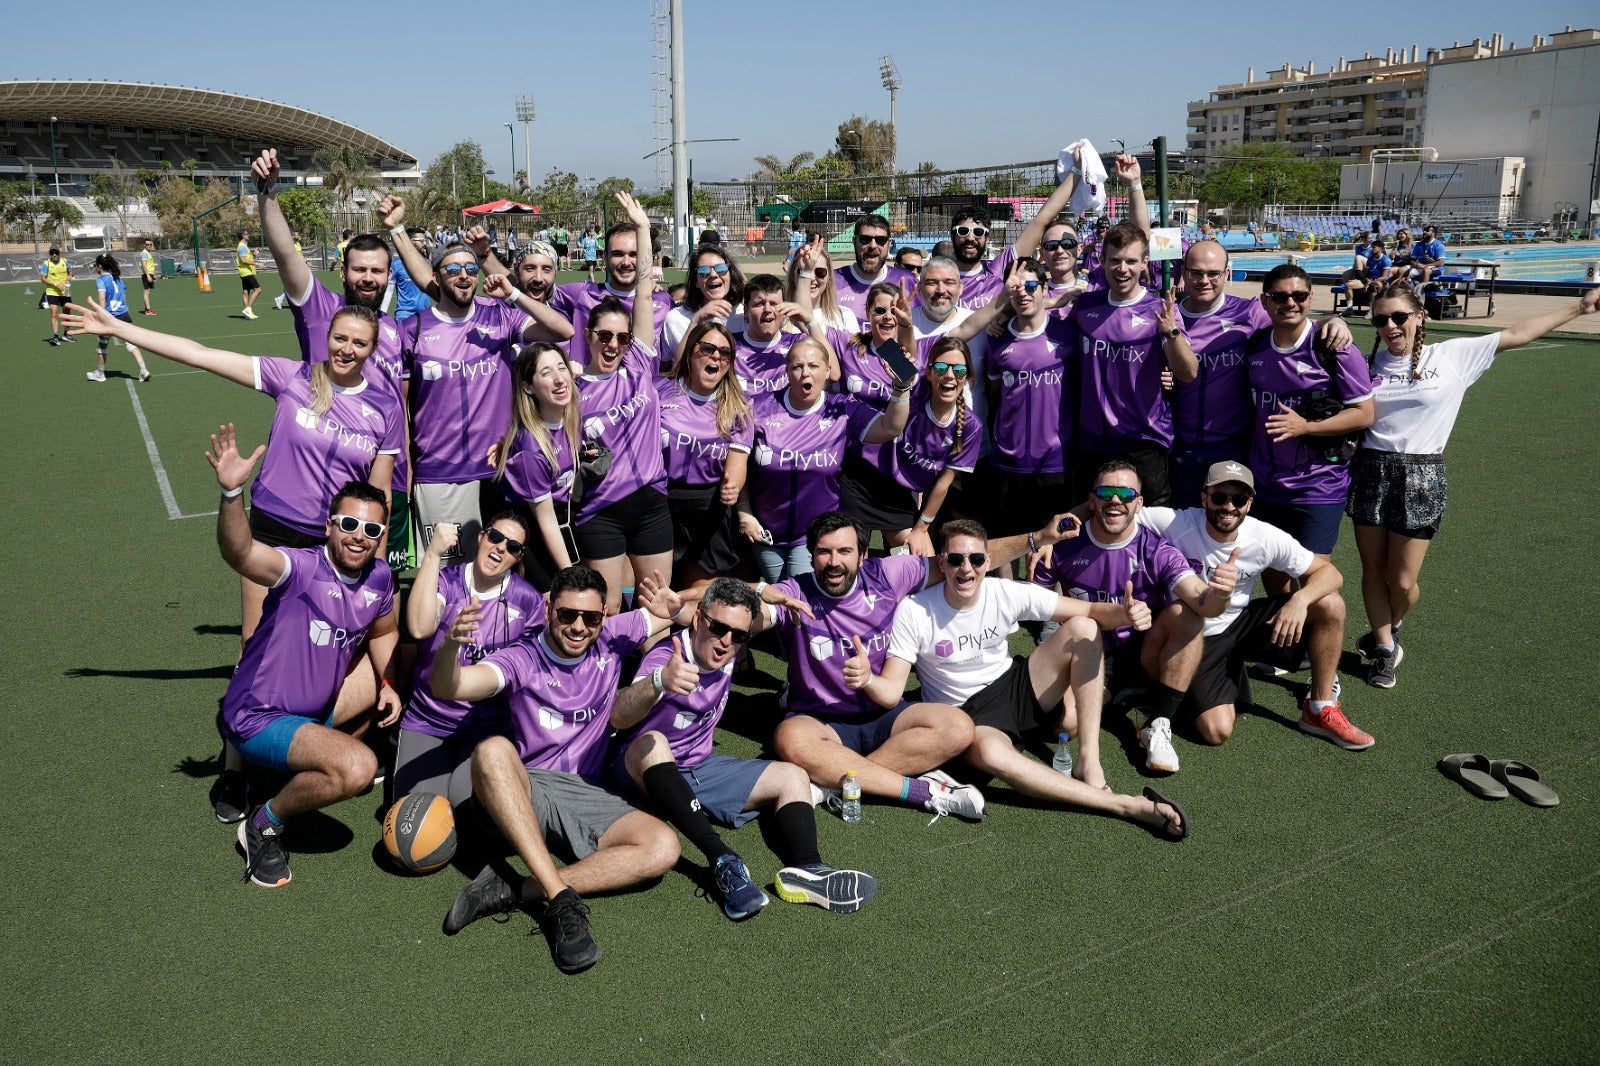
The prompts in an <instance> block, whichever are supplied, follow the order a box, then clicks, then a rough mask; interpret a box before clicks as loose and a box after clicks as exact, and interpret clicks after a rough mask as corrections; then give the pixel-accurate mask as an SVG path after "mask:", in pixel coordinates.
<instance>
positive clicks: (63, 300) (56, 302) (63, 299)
mask: <svg viewBox="0 0 1600 1066" xmlns="http://www.w3.org/2000/svg"><path fill="white" fill-rule="evenodd" d="M70 299H72V297H70V296H57V295H56V294H55V293H53V292H52V293H45V297H44V302H45V303H47V304H49V305H50V306H51V307H65V306H67V301H69V300H70Z"/></svg>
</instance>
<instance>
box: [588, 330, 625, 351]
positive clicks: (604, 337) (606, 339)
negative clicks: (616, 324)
mask: <svg viewBox="0 0 1600 1066" xmlns="http://www.w3.org/2000/svg"><path fill="white" fill-rule="evenodd" d="M594 336H595V339H596V340H598V341H599V342H600V343H601V344H610V343H611V342H612V341H616V342H617V343H618V344H620V345H622V346H623V347H624V348H626V347H627V346H628V345H630V344H632V343H633V334H632V333H629V332H628V331H627V330H623V331H622V332H621V333H612V332H611V331H610V330H609V329H597V330H595V331H594Z"/></svg>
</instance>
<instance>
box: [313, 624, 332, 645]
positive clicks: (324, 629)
mask: <svg viewBox="0 0 1600 1066" xmlns="http://www.w3.org/2000/svg"><path fill="white" fill-rule="evenodd" d="M332 636H333V627H332V626H330V625H329V624H328V623H326V622H324V621H323V620H322V619H320V618H313V619H312V620H311V643H313V644H315V645H316V646H317V647H319V648H320V647H322V646H323V645H325V644H327V643H328V638H330V637H332Z"/></svg>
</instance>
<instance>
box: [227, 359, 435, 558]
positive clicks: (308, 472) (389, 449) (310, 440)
mask: <svg viewBox="0 0 1600 1066" xmlns="http://www.w3.org/2000/svg"><path fill="white" fill-rule="evenodd" d="M253 361H254V363H255V369H256V382H255V387H256V389H257V391H259V392H264V393H266V394H267V395H268V396H271V397H272V398H273V399H275V400H276V401H277V406H276V408H275V409H274V411H273V413H272V431H271V433H270V434H269V435H268V437H267V454H266V458H264V459H262V460H261V473H260V474H259V475H258V476H257V477H256V483H255V487H254V488H252V489H251V490H250V505H251V506H252V507H259V508H261V510H263V511H265V512H266V513H267V514H269V515H271V516H272V517H273V518H276V519H277V520H278V521H280V522H282V523H283V524H284V525H287V526H292V527H293V528H295V529H297V530H299V531H300V532H302V533H305V534H308V535H310V536H313V537H320V536H322V535H323V534H325V533H326V532H327V529H328V503H329V501H330V500H332V499H333V494H334V493H336V492H338V491H339V490H340V489H341V488H343V487H344V483H345V482H347V481H365V480H367V477H368V475H370V474H371V473H372V463H373V460H375V459H376V458H377V457H378V456H379V455H396V454H398V453H399V452H400V450H401V449H402V448H403V447H404V446H405V421H404V418H405V416H404V415H403V414H401V411H400V403H399V401H398V400H396V399H395V398H394V397H393V396H391V395H390V394H389V393H387V392H384V391H382V390H380V389H378V388H376V387H374V386H373V385H372V384H371V382H370V381H368V380H366V379H363V380H362V382H361V384H359V385H357V386H356V387H355V388H352V389H341V388H340V387H339V386H337V385H335V386H334V387H333V406H331V407H329V408H328V410H327V412H326V413H325V414H321V415H319V414H316V413H315V412H314V411H312V409H311V400H312V387H311V364H309V363H297V362H295V361H294V360H293V359H273V358H269V357H266V356H262V357H259V358H257V359H255V360H253Z"/></svg>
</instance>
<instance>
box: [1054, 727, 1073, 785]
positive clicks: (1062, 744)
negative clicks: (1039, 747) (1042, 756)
mask: <svg viewBox="0 0 1600 1066" xmlns="http://www.w3.org/2000/svg"><path fill="white" fill-rule="evenodd" d="M1050 766H1051V768H1052V769H1055V770H1058V771H1060V772H1061V773H1064V774H1066V775H1067V776H1068V777H1071V776H1072V734H1071V733H1058V734H1056V757H1055V758H1053V759H1051V760H1050Z"/></svg>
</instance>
